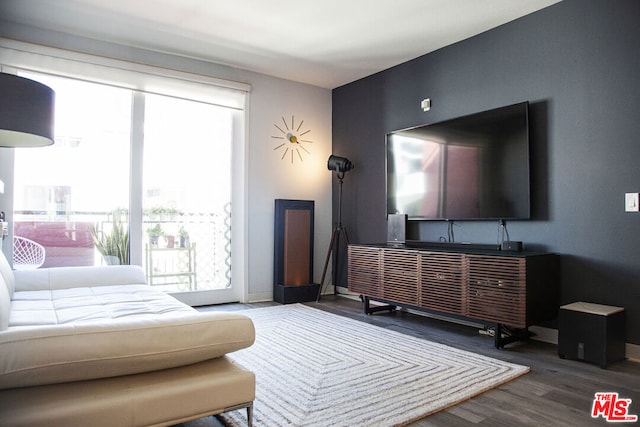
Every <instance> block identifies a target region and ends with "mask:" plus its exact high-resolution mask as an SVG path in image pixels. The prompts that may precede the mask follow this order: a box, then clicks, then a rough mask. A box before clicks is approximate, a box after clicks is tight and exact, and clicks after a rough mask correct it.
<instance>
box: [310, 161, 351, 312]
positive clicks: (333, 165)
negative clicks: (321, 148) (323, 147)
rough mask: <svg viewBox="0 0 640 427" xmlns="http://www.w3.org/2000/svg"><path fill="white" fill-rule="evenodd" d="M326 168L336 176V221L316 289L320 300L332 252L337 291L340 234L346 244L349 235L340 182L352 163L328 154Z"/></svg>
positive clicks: (335, 288) (336, 289) (336, 288)
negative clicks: (343, 219) (344, 218)
mask: <svg viewBox="0 0 640 427" xmlns="http://www.w3.org/2000/svg"><path fill="white" fill-rule="evenodd" d="M327 168H328V169H329V170H330V171H335V172H337V173H336V176H337V177H338V182H339V186H338V222H337V224H336V226H335V227H334V228H333V233H332V234H331V242H330V243H329V249H328V250H327V257H326V259H325V261H324V269H323V270H322V278H321V279H320V288H319V289H318V298H317V301H320V296H321V295H322V289H323V287H324V279H325V277H326V275H327V267H328V266H329V260H330V259H331V254H332V253H333V271H332V276H333V277H332V281H333V294H334V295H336V294H337V293H338V284H337V283H338V264H339V260H338V255H339V253H340V235H341V234H342V235H344V236H343V237H344V241H345V242H346V244H347V245H348V244H349V235H348V234H347V229H346V228H344V227H343V226H342V183H343V181H344V175H345V174H346V173H347V172H349V171H350V170H351V169H353V163H351V162H350V161H349V159H347V158H346V157H338V156H334V155H333V154H332V155H331V156H329V160H328V161H327Z"/></svg>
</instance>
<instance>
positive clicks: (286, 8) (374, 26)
mask: <svg viewBox="0 0 640 427" xmlns="http://www.w3.org/2000/svg"><path fill="white" fill-rule="evenodd" d="M558 1H559V0H517V1H516V0H393V1H391V0H107V1H105V0H0V16H1V17H2V19H5V20H8V21H14V22H17V23H20V24H26V25H31V26H37V27H41V28H45V29H51V30H57V31H61V32H65V33H70V34H74V35H79V36H83V37H88V38H95V39H101V40H107V41H111V42H115V43H119V44H124V45H128V46H135V47H142V48H146V49H151V50H155V51H161V52H167V53H172V54H178V55H183V56H188V57H192V58H198V59H203V60H207V61H212V62H216V63H220V64H226V65H230V66H233V67H236V68H240V69H245V70H250V71H255V72H259V73H264V74H268V75H272V76H277V77H281V78H285V79H289V80H294V81H299V82H302V83H308V84H312V85H317V86H321V87H325V88H334V87H337V86H341V85H343V84H346V83H349V82H352V81H354V80H357V79H359V78H362V77H365V76H368V75H371V74H373V73H376V72H378V71H382V70H384V69H387V68H389V67H392V66H394V65H397V64H400V63H402V62H405V61H408V60H410V59H413V58H416V57H418V56H421V55H424V54H425V53H429V52H432V51H434V50H437V49H439V48H441V47H444V46H447V45H449V44H452V43H455V42H458V41H460V40H464V39H466V38H469V37H471V36H474V35H476V34H479V33H481V32H484V31H487V30H489V29H491V28H494V27H497V26H499V25H502V24H504V23H506V22H509V21H512V20H514V19H517V18H519V17H521V16H524V15H527V14H529V13H532V12H534V11H536V10H539V9H542V8H544V7H547V6H549V5H552V4H554V3H557V2H558Z"/></svg>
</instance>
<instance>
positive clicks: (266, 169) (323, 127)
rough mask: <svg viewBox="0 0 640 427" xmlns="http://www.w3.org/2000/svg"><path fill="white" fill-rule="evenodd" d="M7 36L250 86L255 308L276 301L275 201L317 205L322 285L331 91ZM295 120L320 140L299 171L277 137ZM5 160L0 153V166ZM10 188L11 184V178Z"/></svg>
mask: <svg viewBox="0 0 640 427" xmlns="http://www.w3.org/2000/svg"><path fill="white" fill-rule="evenodd" d="M0 37H6V38H11V39H16V40H20V41H25V42H30V43H36V44H42V45H47V46H50V47H56V48H62V49H68V50H74V51H79V52H84V53H90V54H94V55H100V56H105V57H109V58H113V59H120V60H129V61H135V62H141V63H144V64H148V65H153V66H157V67H164V68H170V69H175V70H179V71H185V72H190V73H197V74H203V75H208V76H211V77H218V78H223V79H228V80H234V81H239V82H243V83H248V84H250V85H251V87H252V90H251V94H250V100H249V104H248V111H247V126H246V131H247V135H246V137H247V147H246V148H247V151H246V154H247V163H246V165H247V174H246V177H245V179H246V185H247V188H248V194H247V205H246V206H247V216H248V227H247V232H248V234H247V239H246V244H247V248H246V253H247V255H248V259H247V270H248V271H247V276H246V277H247V281H248V283H247V284H246V286H247V294H248V301H258V300H270V299H272V294H273V247H274V243H273V226H274V218H273V215H274V200H275V199H279V198H286V199H301V200H314V201H315V236H314V237H315V248H314V250H315V251H314V278H315V280H316V281H319V279H320V276H321V274H322V268H323V265H324V257H325V255H326V250H327V247H328V245H329V241H330V237H331V230H332V223H331V221H332V220H331V178H332V176H331V173H330V172H329V171H328V170H327V167H326V161H327V158H328V157H329V155H330V153H331V91H330V90H328V89H323V88H319V87H315V86H310V85H305V84H300V83H295V82H291V81H287V80H283V79H278V78H274V77H270V76H266V75H263V74H258V73H252V72H249V71H244V70H239V69H234V68H231V67H228V66H224V65H219V64H213V63H209V62H205V61H200V60H195V59H190V58H184V57H178V56H173V55H168V54H165V53H157V52H150V51H145V50H140V49H137V48H132V47H126V46H119V45H114V44H111V43H106V42H101V41H95V40H89V39H83V38H78V37H72V36H69V35H65V34H61V33H57V32H51V31H45V30H41V29H38V28H30V27H23V26H18V25H15V24H11V23H6V22H4V23H3V22H2V20H1V18H0ZM292 115H293V116H295V118H296V123H297V122H298V119H303V120H304V127H305V128H307V129H310V130H311V132H310V133H309V134H307V135H306V136H308V137H309V139H310V140H312V141H313V144H312V147H311V148H310V152H311V154H310V155H309V156H307V157H306V158H305V160H304V162H302V163H301V162H299V161H296V162H295V163H294V164H291V162H287V161H283V160H280V155H278V154H277V153H276V152H274V150H273V148H274V146H275V145H274V141H273V139H272V138H271V135H275V133H274V131H277V129H276V128H275V127H274V123H279V122H281V121H282V116H285V117H288V118H289V119H290V118H291V116H292ZM6 156H7V153H6V152H2V151H0V162H1V161H3V160H4V159H5V158H6ZM4 181H5V183H7V185H11V184H10V183H9V182H8V179H7V178H6V177H5V178H4ZM329 273H330V272H329ZM329 277H330V276H329Z"/></svg>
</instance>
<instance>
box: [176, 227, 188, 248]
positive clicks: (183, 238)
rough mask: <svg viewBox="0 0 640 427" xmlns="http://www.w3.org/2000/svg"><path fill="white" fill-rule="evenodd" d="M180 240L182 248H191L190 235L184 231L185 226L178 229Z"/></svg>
mask: <svg viewBox="0 0 640 427" xmlns="http://www.w3.org/2000/svg"><path fill="white" fill-rule="evenodd" d="M178 238H179V239H180V247H181V248H187V247H189V233H188V232H187V230H185V229H184V226H182V225H181V226H180V228H179V229H178Z"/></svg>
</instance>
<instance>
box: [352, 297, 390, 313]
mask: <svg viewBox="0 0 640 427" xmlns="http://www.w3.org/2000/svg"><path fill="white" fill-rule="evenodd" d="M360 299H361V300H362V302H363V304H362V305H363V307H364V314H373V313H377V312H378V311H388V312H389V313H391V312H392V311H395V309H396V306H395V305H392V304H387V305H380V306H376V307H371V305H370V304H369V302H370V301H371V298H369V297H367V296H363V295H360Z"/></svg>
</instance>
